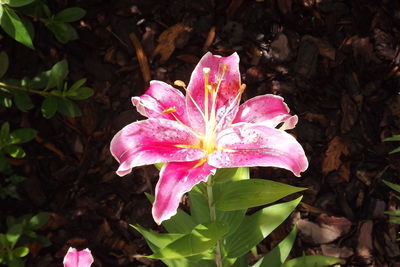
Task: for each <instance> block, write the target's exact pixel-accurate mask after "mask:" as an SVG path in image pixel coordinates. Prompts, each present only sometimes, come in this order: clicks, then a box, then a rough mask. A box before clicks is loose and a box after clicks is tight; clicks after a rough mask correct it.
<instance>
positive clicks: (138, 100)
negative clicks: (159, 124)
mask: <svg viewBox="0 0 400 267" xmlns="http://www.w3.org/2000/svg"><path fill="white" fill-rule="evenodd" d="M132 103H133V105H134V106H136V109H137V110H138V112H139V113H140V114H142V115H143V116H146V117H148V118H164V119H170V120H175V117H177V118H178V119H179V120H180V121H182V122H183V123H185V124H186V123H187V121H188V120H187V117H186V112H185V109H186V106H185V96H184V95H183V94H182V93H181V91H179V90H178V89H176V88H174V87H172V86H171V85H169V84H167V83H164V82H161V81H151V82H150V86H149V88H148V89H147V91H146V93H144V94H143V95H141V96H135V97H132ZM168 109H170V111H172V110H175V112H173V114H174V115H175V117H174V116H173V115H172V112H165V111H166V110H168Z"/></svg>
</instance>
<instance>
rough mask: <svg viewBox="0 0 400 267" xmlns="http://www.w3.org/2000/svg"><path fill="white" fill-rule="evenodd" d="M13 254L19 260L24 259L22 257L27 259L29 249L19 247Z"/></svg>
mask: <svg viewBox="0 0 400 267" xmlns="http://www.w3.org/2000/svg"><path fill="white" fill-rule="evenodd" d="M13 253H14V255H15V256H17V257H19V258H22V257H25V256H26V255H28V253H29V248H27V247H17V248H15V249H14V251H13Z"/></svg>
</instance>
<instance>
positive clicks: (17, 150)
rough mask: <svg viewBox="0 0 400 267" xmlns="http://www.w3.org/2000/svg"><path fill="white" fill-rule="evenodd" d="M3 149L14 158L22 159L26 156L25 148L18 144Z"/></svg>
mask: <svg viewBox="0 0 400 267" xmlns="http://www.w3.org/2000/svg"><path fill="white" fill-rule="evenodd" d="M3 150H4V152H5V153H7V154H9V155H10V156H11V157H13V158H17V159H20V158H23V157H25V156H26V154H25V151H24V149H23V148H22V147H20V146H18V145H8V146H5V147H4V148H3Z"/></svg>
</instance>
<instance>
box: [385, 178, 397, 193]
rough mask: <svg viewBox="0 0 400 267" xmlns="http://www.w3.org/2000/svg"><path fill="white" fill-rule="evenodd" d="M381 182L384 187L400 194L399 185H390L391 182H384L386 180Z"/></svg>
mask: <svg viewBox="0 0 400 267" xmlns="http://www.w3.org/2000/svg"><path fill="white" fill-rule="evenodd" d="M382 182H383V183H384V184H385V185H387V186H389V187H390V188H391V189H393V190H394V191H396V192H398V193H400V185H398V184H394V183H391V182H389V181H386V180H382Z"/></svg>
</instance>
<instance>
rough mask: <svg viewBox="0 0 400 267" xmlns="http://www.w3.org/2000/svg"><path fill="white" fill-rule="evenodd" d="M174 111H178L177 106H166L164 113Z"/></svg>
mask: <svg viewBox="0 0 400 267" xmlns="http://www.w3.org/2000/svg"><path fill="white" fill-rule="evenodd" d="M173 112H176V108H175V107H169V108H166V109H164V110H163V111H162V113H163V114H168V113H173Z"/></svg>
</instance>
